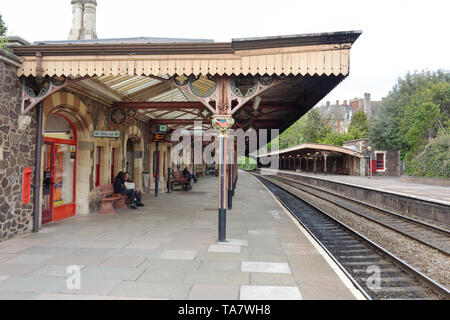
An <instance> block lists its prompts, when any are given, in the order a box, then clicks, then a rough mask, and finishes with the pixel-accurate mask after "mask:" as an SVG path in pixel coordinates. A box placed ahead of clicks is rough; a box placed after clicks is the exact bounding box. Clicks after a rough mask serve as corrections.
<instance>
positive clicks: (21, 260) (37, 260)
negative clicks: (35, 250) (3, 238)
mask: <svg viewBox="0 0 450 320" xmlns="http://www.w3.org/2000/svg"><path fill="white" fill-rule="evenodd" d="M52 257H53V255H38V254H21V255H18V256H16V257H15V258H13V259H10V260H8V261H7V262H6V263H7V264H41V263H42V262H44V261H46V260H48V259H50V258H52Z"/></svg>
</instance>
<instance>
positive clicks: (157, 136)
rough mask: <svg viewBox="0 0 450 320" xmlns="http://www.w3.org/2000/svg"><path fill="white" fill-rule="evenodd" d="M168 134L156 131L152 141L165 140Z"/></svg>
mask: <svg viewBox="0 0 450 320" xmlns="http://www.w3.org/2000/svg"><path fill="white" fill-rule="evenodd" d="M166 138H167V134H165V133H155V134H154V135H153V138H152V142H165V141H166Z"/></svg>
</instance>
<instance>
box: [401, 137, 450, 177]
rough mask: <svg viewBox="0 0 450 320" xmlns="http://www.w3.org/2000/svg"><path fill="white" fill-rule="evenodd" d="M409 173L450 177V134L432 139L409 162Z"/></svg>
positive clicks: (407, 172)
mask: <svg viewBox="0 0 450 320" xmlns="http://www.w3.org/2000/svg"><path fill="white" fill-rule="evenodd" d="M405 172H406V174H408V175H414V176H422V177H437V178H442V179H450V134H445V133H441V134H439V135H438V137H437V138H435V139H432V140H431V141H430V143H429V144H428V145H427V146H426V147H425V149H424V150H423V152H422V153H420V154H419V155H418V156H417V157H416V158H414V159H413V160H411V161H409V162H407V164H406V167H405Z"/></svg>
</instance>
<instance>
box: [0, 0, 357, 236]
mask: <svg viewBox="0 0 450 320" xmlns="http://www.w3.org/2000/svg"><path fill="white" fill-rule="evenodd" d="M72 5H73V25H72V29H71V31H70V40H68V41H54V42H36V43H34V44H29V43H27V42H26V41H23V40H21V39H20V38H17V37H14V38H12V40H14V41H11V45H12V46H11V50H3V49H0V241H3V240H7V239H11V238H13V237H14V236H16V235H19V234H22V233H25V232H30V231H31V230H33V229H34V230H36V231H37V230H38V229H39V227H40V226H41V225H42V224H46V223H50V222H54V221H58V220H61V219H65V218H68V217H71V216H74V215H86V214H89V213H93V212H95V211H96V210H97V209H98V207H99V203H100V200H99V191H98V188H97V187H98V186H99V185H105V184H109V183H111V182H112V181H113V178H114V176H115V175H116V174H117V173H118V172H119V171H129V172H130V173H131V175H132V178H133V180H134V181H135V182H136V185H137V187H138V188H140V189H143V190H144V191H145V192H150V191H154V189H155V182H156V179H157V178H158V179H159V189H160V192H164V191H165V188H164V186H165V183H166V182H167V179H168V178H169V176H168V169H169V168H171V169H172V170H173V171H177V170H180V169H181V170H182V167H184V166H188V167H189V168H190V170H191V171H192V172H202V171H203V170H204V166H205V164H204V163H202V164H197V165H195V166H194V165H193V164H192V162H191V161H186V163H185V164H180V165H178V166H177V165H174V164H173V163H172V161H171V160H172V159H171V151H172V149H173V146H174V143H172V142H171V141H170V140H169V139H167V141H163V142H161V143H158V146H157V144H156V143H155V142H152V141H153V139H152V137H153V136H152V132H155V130H157V128H161V126H163V127H165V128H166V129H167V132H168V133H169V136H170V133H171V132H173V131H174V130H176V129H183V130H193V129H194V125H195V123H200V127H201V129H209V128H212V127H213V124H214V123H215V121H216V120H217V121H224V123H226V124H227V125H230V126H231V125H233V128H241V129H243V130H247V129H249V128H252V129H255V130H256V131H257V132H258V131H259V130H261V129H279V130H280V132H282V131H284V130H285V129H287V128H288V127H289V126H290V125H292V124H293V123H294V122H295V121H296V120H298V119H299V118H300V117H301V116H303V115H304V114H305V113H306V112H308V110H310V109H311V108H312V107H313V106H314V105H315V104H317V103H318V102H319V101H320V100H321V99H323V97H324V96H325V95H327V94H328V93H329V92H330V91H331V90H332V89H333V88H335V87H336V86H337V85H338V84H339V83H340V82H342V81H343V80H344V79H345V78H346V77H347V76H348V75H349V65H350V49H351V47H352V45H353V43H354V42H355V41H356V39H357V38H358V37H359V36H360V34H361V32H359V31H349V32H334V33H325V34H307V35H294V36H281V37H269V38H251V39H235V40H233V41H232V42H228V43H215V42H213V41H210V40H194V39H161V38H132V39H107V40H102V39H96V37H97V35H96V32H95V10H96V1H95V0H89V1H88V0H73V1H72ZM231 119H232V120H231ZM233 123H234V124H233ZM155 128H156V129H155ZM38 129H40V130H38ZM219 131H220V130H219ZM108 135H112V136H108ZM218 137H219V138H218V139H219V140H220V141H219V142H220V146H221V148H220V152H219V154H217V157H222V158H224V159H225V157H226V154H227V153H226V150H227V148H229V149H233V141H231V139H227V137H226V135H225V134H222V133H221V134H220V135H218ZM272 138H273V137H272ZM36 145H38V146H39V147H38V148H36ZM157 147H158V149H157ZM248 152H250V150H249V151H248ZM39 155H40V157H39ZM192 158H193V154H183V159H192ZM219 169H220V176H219V186H218V191H219V200H218V202H219V203H218V210H219V221H223V220H221V219H223V217H224V214H225V213H226V208H227V201H228V207H230V198H229V196H228V200H227V192H228V194H230V191H232V190H233V191H234V188H235V187H236V186H235V182H236V181H237V166H236V165H225V164H224V165H221V164H220V165H219ZM143 173H148V174H149V181H148V183H145V182H146V181H145V180H144V177H145V175H144V174H143ZM233 193H234V192H233ZM219 238H220V236H219Z"/></svg>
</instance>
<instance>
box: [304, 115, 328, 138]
mask: <svg viewBox="0 0 450 320" xmlns="http://www.w3.org/2000/svg"><path fill="white" fill-rule="evenodd" d="M324 129H325V130H328V128H324V124H323V121H322V118H321V117H320V112H319V111H318V110H317V109H312V110H311V111H310V112H308V114H307V116H306V124H305V127H304V128H303V131H302V132H301V133H302V137H303V141H304V142H318V141H319V139H320V138H321V137H322V136H323V135H324V134H323V130H324Z"/></svg>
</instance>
